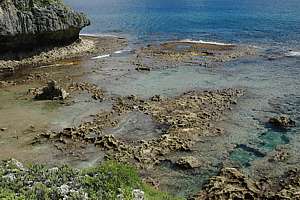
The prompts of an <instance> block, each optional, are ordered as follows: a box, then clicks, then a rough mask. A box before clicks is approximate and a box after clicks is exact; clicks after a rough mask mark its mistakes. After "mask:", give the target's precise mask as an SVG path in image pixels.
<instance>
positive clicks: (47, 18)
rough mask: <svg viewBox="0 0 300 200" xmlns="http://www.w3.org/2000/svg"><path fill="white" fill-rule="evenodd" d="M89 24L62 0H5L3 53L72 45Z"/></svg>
mask: <svg viewBox="0 0 300 200" xmlns="http://www.w3.org/2000/svg"><path fill="white" fill-rule="evenodd" d="M89 24H90V21H89V19H88V18H87V17H86V16H85V15H84V14H82V13H77V12H75V11H73V10H72V9H70V8H69V7H67V6H65V5H64V4H63V2H62V1H61V0H51V1H50V0H1V1H0V52H3V53H4V52H5V53H7V52H14V53H16V52H17V51H24V50H26V51H27V50H34V49H36V48H40V47H48V46H51V47H52V46H61V45H66V44H70V43H72V42H74V41H76V40H77V39H79V32H80V30H81V29H82V28H84V27H85V26H88V25H89Z"/></svg>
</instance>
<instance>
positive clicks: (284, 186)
mask: <svg viewBox="0 0 300 200" xmlns="http://www.w3.org/2000/svg"><path fill="white" fill-rule="evenodd" d="M299 191H300V173H299V171H298V170H292V171H289V172H287V173H286V174H285V175H284V176H282V177H278V180H275V181H274V180H273V181H271V180H268V179H267V178H266V179H261V180H259V181H255V180H253V179H251V178H249V177H247V176H246V175H244V174H243V173H241V172H240V171H239V170H237V169H236V168H223V169H222V170H221V172H220V174H219V175H218V176H215V177H212V178H211V179H210V181H209V183H208V184H207V185H206V186H205V187H204V188H203V190H202V191H201V192H200V193H199V194H198V195H196V196H195V197H193V198H191V199H194V200H217V199H218V200H227V199H249V200H250V199H253V200H254V199H261V200H279V199H286V200H296V199H300V193H299Z"/></svg>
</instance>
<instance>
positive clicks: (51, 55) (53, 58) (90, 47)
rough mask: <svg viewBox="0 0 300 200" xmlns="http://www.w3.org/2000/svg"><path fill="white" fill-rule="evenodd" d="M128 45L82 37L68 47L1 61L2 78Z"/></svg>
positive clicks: (114, 39)
mask: <svg viewBox="0 0 300 200" xmlns="http://www.w3.org/2000/svg"><path fill="white" fill-rule="evenodd" d="M103 43H104V44H103ZM126 44H127V40H126V39H125V38H121V37H112V36H99V37H98V36H85V35H81V36H80V39H79V40H78V41H76V42H74V43H72V44H70V45H67V46H62V47H53V48H51V47H49V48H43V49H38V50H36V51H35V52H25V53H22V54H19V55H15V56H14V57H15V58H10V59H9V58H7V59H3V58H2V59H0V78H4V77H9V76H11V75H13V74H15V73H17V72H18V71H19V70H26V68H29V69H31V68H35V67H39V66H43V65H51V64H55V62H59V61H63V60H68V59H76V58H79V59H80V58H83V57H86V56H91V55H95V54H96V53H102V52H109V53H111V52H113V51H114V50H118V49H119V48H120V47H122V46H125V45H126ZM104 45H108V46H107V48H103V46H104ZM17 57H21V59H18V58H17Z"/></svg>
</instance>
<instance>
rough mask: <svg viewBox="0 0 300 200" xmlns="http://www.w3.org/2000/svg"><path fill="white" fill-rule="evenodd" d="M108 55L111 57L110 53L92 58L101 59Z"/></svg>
mask: <svg viewBox="0 0 300 200" xmlns="http://www.w3.org/2000/svg"><path fill="white" fill-rule="evenodd" d="M107 57H110V55H109V54H105V55H100V56H96V57H92V58H91V59H93V60H95V59H101V58H107Z"/></svg>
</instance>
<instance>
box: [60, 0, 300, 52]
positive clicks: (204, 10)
mask: <svg viewBox="0 0 300 200" xmlns="http://www.w3.org/2000/svg"><path fill="white" fill-rule="evenodd" d="M65 1H66V3H67V4H69V5H71V6H72V7H74V8H75V9H76V10H80V11H83V12H85V13H87V15H88V16H89V17H90V19H91V20H92V25H91V26H90V27H88V28H86V29H85V30H84V31H83V32H85V33H93V34H98V33H109V34H118V35H130V36H131V37H132V38H134V39H137V40H139V41H155V40H168V39H186V38H190V39H205V40H214V41H223V42H234V43H248V44H260V45H266V44H268V45H272V46H283V47H287V48H297V47H298V48H299V46H300V45H299V44H300V1H299V0H89V1H82V0H65Z"/></svg>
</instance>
